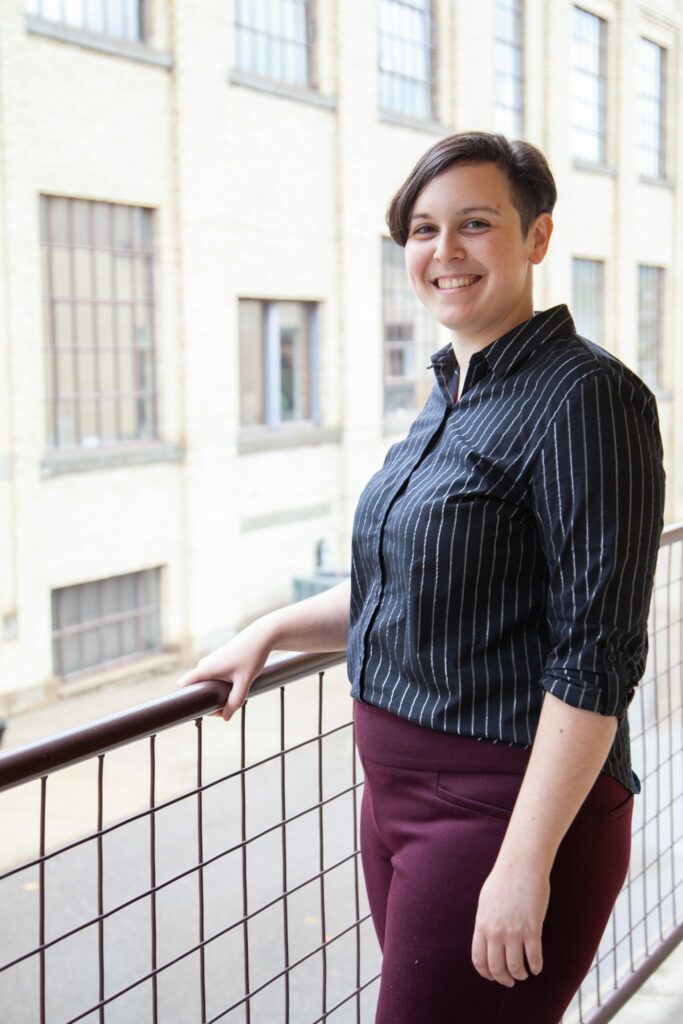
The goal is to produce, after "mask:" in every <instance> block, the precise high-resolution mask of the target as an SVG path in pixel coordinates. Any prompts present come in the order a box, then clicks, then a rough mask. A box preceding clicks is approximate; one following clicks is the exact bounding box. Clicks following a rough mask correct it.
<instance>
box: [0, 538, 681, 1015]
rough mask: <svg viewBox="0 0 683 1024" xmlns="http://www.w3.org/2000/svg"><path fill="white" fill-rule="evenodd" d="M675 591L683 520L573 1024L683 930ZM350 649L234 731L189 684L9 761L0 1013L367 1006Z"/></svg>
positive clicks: (277, 685)
mask: <svg viewBox="0 0 683 1024" xmlns="http://www.w3.org/2000/svg"><path fill="white" fill-rule="evenodd" d="M682 598H683V526H678V527H674V528H670V529H668V530H666V531H665V533H664V535H663V537H662V545H661V549H660V557H659V563H658V567H657V575H656V580H655V591H654V596H653V602H652V609H651V617H650V632H649V638H650V655H649V659H648V667H647V672H646V675H645V677H644V679H643V680H642V682H641V685H640V687H639V689H638V691H637V692H636V697H635V698H634V700H633V702H632V704H631V708H630V716H629V717H630V721H631V728H632V750H633V763H634V767H635V770H636V771H637V772H638V774H639V776H640V777H641V779H642V783H643V790H642V794H641V795H640V796H639V797H638V798H637V799H636V806H635V812H634V824H633V847H632V857H631V865H630V869H629V875H628V879H627V881H626V884H625V886H624V888H623V890H622V892H621V894H620V896H619V899H618V901H617V904H616V906H615V908H614V912H613V914H612V917H611V919H610V922H609V924H608V927H607V929H606V931H605V934H604V937H603V940H602V942H601V945H600V948H599V950H598V953H597V955H596V958H595V961H594V963H593V965H592V967H591V970H590V971H589V974H588V975H587V977H586V979H585V981H584V983H583V985H582V986H581V989H580V991H579V993H577V996H576V998H575V999H574V1001H573V1003H572V1005H571V1006H570V1007H569V1009H568V1010H567V1012H566V1014H565V1017H564V1024H603V1022H606V1021H608V1020H611V1019H612V1018H613V1016H614V1015H615V1013H616V1012H617V1010H618V1009H619V1008H620V1006H622V1005H623V1004H624V1002H625V1001H626V1000H627V999H628V998H630V996H631V995H632V993H633V992H634V991H635V990H636V989H637V988H638V987H639V986H640V985H641V984H642V982H643V981H644V980H645V978H647V977H648V976H649V974H651V972H652V971H653V970H654V969H655V968H656V967H657V966H658V965H659V963H661V962H662V960H663V959H664V958H665V956H666V955H668V953H669V952H670V951H671V949H673V948H674V946H675V945H676V944H677V942H678V941H680V939H681V937H683V921H682V920H681V905H682V903H683V890H682V888H681V886H682V885H683V784H682V783H683V709H682V701H681V697H682V682H681V651H682V642H681V632H682V628H681V627H682V623H681V610H682V604H683V601H682ZM344 662H345V659H344V655H343V654H332V655H306V656H301V655H297V656H292V657H288V658H285V659H283V660H282V661H280V662H275V663H274V664H271V665H269V666H267V667H266V669H265V670H264V672H263V673H262V675H261V676H260V677H259V679H258V680H257V681H256V683H255V684H254V686H253V687H252V691H251V695H250V700H249V702H248V703H247V704H246V705H245V706H244V708H243V709H242V711H241V712H240V715H239V720H238V719H235V720H234V721H233V722H232V723H231V724H230V725H228V726H226V725H224V724H223V723H222V722H216V723H215V725H214V726H209V727H207V724H206V723H205V721H204V716H205V715H206V714H208V712H210V711H212V710H214V709H216V708H218V707H220V706H221V705H222V703H223V702H224V700H225V695H226V686H225V684H221V683H218V682H211V683H201V684H197V685H196V686H193V687H189V688H187V689H184V690H180V691H177V692H174V693H170V694H167V695H165V696H163V697H161V698H157V699H156V700H153V701H150V702H148V703H147V704H143V705H140V706H138V707H136V708H131V709H129V710H128V711H125V712H121V713H118V714H115V715H110V716H108V717H107V718H104V719H100V720H99V721H97V722H92V723H89V724H88V725H86V726H80V727H77V728H75V729H71V730H69V731H67V732H65V733H60V734H59V735H57V736H53V737H48V738H47V739H45V740H39V741H37V742H35V743H32V744H28V745H26V746H24V747H20V748H17V749H15V750H9V751H6V752H5V753H3V754H0V822H2V834H3V840H2V843H1V844H0V900H2V920H3V922H4V924H3V927H2V928H1V929H0V1019H2V1020H3V1021H6V1022H7V1024H29V1022H30V1024H35V1022H38V1021H39V1022H40V1024H77V1022H79V1021H84V1022H86V1024H95V1022H98V1024H104V1022H105V1021H106V1022H108V1024H117V1022H124V1021H125V1022H126V1024H128V1022H130V1021H131V1020H145V1021H151V1022H155V1024H156V1022H162V1024H175V1022H182V1024H185V1022H188V1021H198V1022H202V1024H215V1022H217V1021H226V1022H236V1021H244V1022H246V1024H259V1022H261V1021H264V1022H265V1021H268V1024H272V1022H274V1021H278V1022H280V1021H282V1022H285V1024H288V1022H292V1024H304V1022H305V1024H309V1022H310V1024H319V1022H322V1021H327V1020H330V1021H334V1022H335V1024H347V1022H348V1024H351V1022H355V1024H361V1022H363V1024H366V1022H370V1021H372V1020H373V1018H374V1003H375V1000H376V995H377V981H378V976H379V967H380V954H379V950H378V947H377V943H376V939H375V935H374V931H373V928H372V923H371V921H370V918H369V912H368V907H367V900H366V895H365V889H364V886H363V880H362V873H361V871H360V864H359V849H358V812H359V803H360V790H361V787H362V775H361V773H360V772H359V762H358V759H357V756H356V753H355V746H354V737H353V722H352V717H351V702H350V700H349V698H348V681H347V678H346V673H345V664H344ZM292 684H295V685H292ZM256 697H258V700H255V699H254V698H256Z"/></svg>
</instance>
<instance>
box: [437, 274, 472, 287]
mask: <svg viewBox="0 0 683 1024" xmlns="http://www.w3.org/2000/svg"><path fill="white" fill-rule="evenodd" d="M478 280H479V276H478V275H477V274H475V275H471V276H470V277H440V278H438V280H437V282H436V286H437V288H465V287H466V286H467V285H468V284H474V282H475V281H478Z"/></svg>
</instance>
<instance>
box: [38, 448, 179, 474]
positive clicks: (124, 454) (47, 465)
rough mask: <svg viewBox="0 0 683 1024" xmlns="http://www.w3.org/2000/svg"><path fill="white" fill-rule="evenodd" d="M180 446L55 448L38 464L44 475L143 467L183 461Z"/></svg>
mask: <svg viewBox="0 0 683 1024" xmlns="http://www.w3.org/2000/svg"><path fill="white" fill-rule="evenodd" d="M183 457H184V451H183V449H182V447H181V445H177V444H161V443H156V444H153V443H144V442H142V443H140V444H138V445H123V444H122V445H110V446H108V447H104V446H103V447H100V448H85V449H82V448H79V449H75V448H74V449H73V450H70V451H63V452H61V451H54V452H50V454H49V455H46V456H45V458H44V459H43V461H42V462H41V464H40V470H41V475H42V476H43V477H50V476H61V475H62V474H63V473H86V472H93V471H94V470H98V469H113V468H115V467H118V466H146V465H149V464H150V463H152V462H182V461H183Z"/></svg>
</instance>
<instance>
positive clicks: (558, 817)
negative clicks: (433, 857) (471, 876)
mask: <svg viewBox="0 0 683 1024" xmlns="http://www.w3.org/2000/svg"><path fill="white" fill-rule="evenodd" d="M616 729H617V719H616V718H615V717H613V716H603V715H600V714H597V713H596V712H594V711H584V710H581V709H579V708H575V707H571V706H570V705H569V704H566V703H564V701H561V700H559V698H557V697H554V696H553V695H552V694H550V693H546V694H545V697H544V700H543V707H542V709H541V715H540V719H539V723H538V729H537V732H536V736H535V739H534V743H533V747H532V751H531V756H530V758H529V763H528V766H527V770H526V772H525V775H524V781H523V782H522V785H521V787H520V790H519V794H518V796H517V801H516V803H515V808H514V811H513V814H512V817H511V819H510V823H509V825H508V828H507V831H506V834H505V839H504V841H503V844H502V846H501V849H500V852H499V855H498V860H497V862H496V863H497V866H500V867H503V866H505V867H509V868H511V869H514V868H515V867H519V865H520V863H524V864H526V865H533V866H534V868H535V869H537V870H539V871H544V872H547V873H549V872H550V869H551V867H552V865H553V862H554V860H555V854H556V853H557V849H558V847H559V845H560V843H561V841H562V839H563V837H564V834H565V832H566V831H567V829H568V828H569V826H570V825H571V823H572V821H573V820H574V817H575V816H576V814H577V812H578V810H579V808H580V806H581V804H582V803H583V801H584V799H585V798H586V796H587V795H588V792H589V791H590V789H591V787H592V785H593V783H594V782H595V780H596V779H597V777H598V774H599V772H600V769H601V768H602V766H603V764H604V763H605V760H606V758H607V755H608V753H609V750H610V747H611V745H612V741H613V739H614V735H615V733H616Z"/></svg>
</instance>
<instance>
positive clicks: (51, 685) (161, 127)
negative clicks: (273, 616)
mask: <svg viewBox="0 0 683 1024" xmlns="http://www.w3.org/2000/svg"><path fill="white" fill-rule="evenodd" d="M682 29H683V5H682V4H681V3H680V2H677V0H649V2H648V3H647V4H646V3H640V2H637V0H621V2H619V3H617V2H616V0H586V2H582V3H580V4H575V3H571V2H570V0H482V2H481V3H477V4H469V3H466V2H464V0H372V2H368V0H202V2H201V3H197V2H193V0H147V2H143V0H95V2H89V3H85V2H84V0H0V310H1V314H2V329H1V330H0V366H1V367H2V371H1V373H0V617H1V619H2V634H1V636H0V713H2V712H5V713H7V712H9V711H12V710H13V709H15V710H16V709H19V708H21V707H25V706H27V705H28V704H31V703H33V702H35V701H37V700H42V699H45V698H49V697H51V696H54V695H56V694H59V693H60V692H67V691H69V690H73V689H74V688H78V687H79V686H84V685H94V684H96V683H98V682H101V681H102V680H104V679H110V678H115V677H116V675H117V674H124V673H125V674H127V675H129V674H131V673H133V672H138V671H146V670H151V669H154V668H159V667H161V666H167V667H172V666H173V665H175V664H178V665H180V664H181V663H187V662H189V661H192V660H193V658H195V657H197V656H199V655H200V654H202V653H205V652H206V651H208V650H211V649H213V648H215V647H216V646H218V644H220V643H222V642H224V641H225V640H226V639H228V638H229V637H230V636H231V635H233V633H234V632H235V631H236V630H238V629H239V628H241V627H242V626H244V625H245V624H246V623H247V622H248V621H250V620H251V619H253V618H254V617H255V616H257V615H259V614H261V613H263V612H264V611H266V610H268V609H270V608H273V607H278V606H280V605H282V604H285V603H287V602H288V601H289V600H291V594H292V579H293V577H294V576H296V575H300V574H306V573H308V572H310V570H311V568H312V567H313V562H314V557H315V554H314V553H315V551H316V549H317V548H319V547H320V544H321V542H323V543H324V546H325V547H326V548H327V549H328V550H329V552H330V558H331V561H332V563H333V564H334V565H335V566H338V567H340V568H344V567H347V568H348V565H349V561H350V527H351V521H352V517H353V511H354V508H355V502H356V499H357V497H358V494H359V492H360V490H361V488H362V486H363V484H364V482H365V481H366V480H367V478H368V477H369V476H370V475H371V473H373V472H374V471H375V470H376V469H377V468H378V467H379V465H380V464H381V462H382V460H383V457H384V453H385V451H386V449H387V447H388V446H389V445H390V444H391V443H393V442H394V441H395V440H398V439H399V438H400V437H401V436H403V435H404V434H405V433H406V431H407V429H408V427H409V424H410V422H411V421H412V419H413V418H414V417H415V415H416V414H417V412H418V410H419V408H420V406H421V404H422V402H423V401H424V399H425V397H426V394H427V392H428V390H429V388H430V386H431V380H430V376H429V375H430V371H429V370H427V368H426V364H427V362H428V358H429V355H430V354H431V353H432V352H434V351H436V349H437V348H439V347H441V345H443V344H445V343H446V342H447V340H448V336H447V332H446V331H445V330H444V329H443V328H441V327H440V325H438V324H434V323H433V321H431V320H430V318H429V317H428V316H427V315H426V313H425V312H424V311H423V310H421V309H420V308H419V306H418V305H417V302H416V300H415V299H414V297H413V295H412V293H411V292H410V289H409V288H408V285H407V279H406V276H405V271H404V267H403V254H402V251H401V250H400V249H398V248H397V247H396V246H395V245H394V243H393V242H392V241H391V240H390V239H389V237H388V231H387V228H386V224H385V221H384V214H385V210H386V206H387V204H388V201H389V199H390V197H391V195H392V194H393V192H394V190H395V189H396V188H397V186H398V185H399V184H400V183H401V181H402V180H403V178H404V177H405V175H406V174H407V173H408V171H409V170H410V168H411V167H412V166H413V164H414V162H415V161H416V159H417V158H418V157H419V156H420V154H421V153H422V152H423V151H424V150H425V149H426V148H428V147H429V146H430V145H431V144H432V143H433V142H435V141H436V140H437V139H438V138H440V137H442V136H444V135H446V134H448V133H450V132H452V131H458V130H463V129H468V128H478V129H487V130H496V131H503V132H505V133H507V134H509V135H510V136H512V137H524V138H526V139H528V140H529V141H531V142H533V143H535V144H537V145H539V146H540V147H541V149H542V150H543V151H544V152H545V153H546V155H547V156H548V158H549V160H550V163H551V166H552V168H553V171H554V173H555V176H556V179H557V184H558V191H559V202H558V206H557V208H556V212H555V232H554V235H553V239H552V243H551V250H550V254H549V256H548V258H547V259H546V261H545V262H544V263H543V264H542V266H541V267H540V268H538V269H537V271H536V279H535V294H534V304H535V307H536V308H537V309H541V308H545V307H547V306H549V305H552V304H554V303H557V302H563V301H567V302H568V303H569V305H570V308H571V309H572V311H573V312H574V315H575V318H576V320H577V324H578V327H579V330H580V331H582V332H583V333H586V334H588V335H589V336H591V337H592V338H593V339H594V340H595V341H597V342H598V343H599V344H602V345H603V346H604V347H605V348H608V349H610V350H611V351H614V352H615V353H616V354H617V355H618V356H619V357H620V358H621V359H623V360H624V362H626V363H627V364H628V365H630V366H632V367H633V368H634V369H635V370H636V371H637V372H639V373H640V374H641V376H643V377H644V379H646V380H647V381H648V383H650V385H651V386H652V387H653V389H654V390H655V393H656V394H657V397H658V400H659V407H660V415H661V423H662V433H663V438H664V443H665V449H666V465H667V475H668V504H667V520H668V521H669V522H671V521H674V520H675V519H678V518H680V517H681V515H682V513H683V479H682V475H681V473H680V471H679V470H678V466H679V465H680V463H681V451H680V445H681V440H680V439H679V440H677V438H676V434H675V429H674V428H675V416H674V410H675V402H676V398H677V397H680V396H681V395H682V394H683V360H682V359H681V357H680V355H679V351H678V349H679V346H678V345H677V342H676V339H677V338H679V337H682V336H683V301H682V300H681V298H680V293H681V291H683V288H681V286H682V285H683V204H682V203H681V174H682V170H681V168H682V166H683V132H680V130H676V126H680V124H681V108H682V104H683V68H681V60H682V59H683V57H682V55H681V52H680V43H681V30H682ZM677 446H678V447H677Z"/></svg>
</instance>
